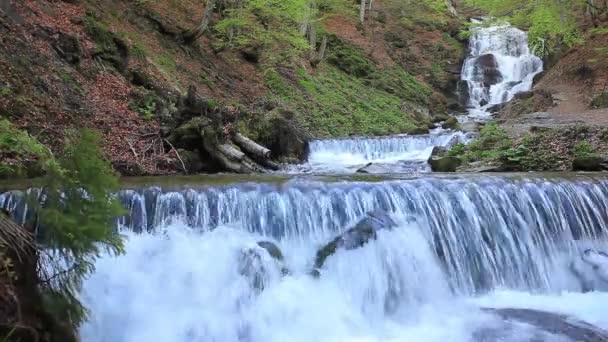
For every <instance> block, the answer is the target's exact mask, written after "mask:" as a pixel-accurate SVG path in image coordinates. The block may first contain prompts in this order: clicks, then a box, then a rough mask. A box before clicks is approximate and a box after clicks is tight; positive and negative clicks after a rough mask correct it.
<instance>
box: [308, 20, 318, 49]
mask: <svg viewBox="0 0 608 342" xmlns="http://www.w3.org/2000/svg"><path fill="white" fill-rule="evenodd" d="M308 42H309V43H310V46H311V47H312V49H313V51H314V49H316V48H317V25H316V24H315V23H313V24H311V25H310V28H309V29H308Z"/></svg>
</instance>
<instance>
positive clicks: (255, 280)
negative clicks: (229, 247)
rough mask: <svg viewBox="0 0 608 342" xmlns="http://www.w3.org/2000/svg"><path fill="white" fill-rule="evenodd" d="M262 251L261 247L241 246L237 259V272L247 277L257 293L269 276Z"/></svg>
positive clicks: (264, 285)
mask: <svg viewBox="0 0 608 342" xmlns="http://www.w3.org/2000/svg"><path fill="white" fill-rule="evenodd" d="M262 253H263V252H262V249H261V248H255V247H252V248H243V249H242V250H241V253H240V255H239V261H238V272H239V274H240V275H242V276H243V277H245V278H247V280H248V281H249V285H250V287H251V288H252V289H253V290H255V291H256V292H258V293H259V292H262V291H263V290H264V288H265V287H266V284H267V283H268V280H269V278H270V274H269V270H268V269H267V266H266V265H265V263H264V256H263V255H262Z"/></svg>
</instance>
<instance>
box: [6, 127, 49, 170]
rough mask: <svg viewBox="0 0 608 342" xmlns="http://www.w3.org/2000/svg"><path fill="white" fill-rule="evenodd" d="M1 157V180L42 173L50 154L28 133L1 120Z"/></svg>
mask: <svg viewBox="0 0 608 342" xmlns="http://www.w3.org/2000/svg"><path fill="white" fill-rule="evenodd" d="M0 157H1V158H0V160H1V161H0V178H5V177H26V176H35V175H37V174H38V173H40V170H41V168H42V164H43V163H44V161H45V160H46V159H48V158H49V157H50V152H49V151H48V149H47V148H46V147H45V146H44V145H42V144H41V143H40V142H38V140H36V138H34V137H32V136H31V135H29V134H28V133H27V132H24V131H21V130H19V129H17V128H15V127H14V126H13V125H12V124H11V123H10V122H9V121H8V120H6V119H0ZM28 161H29V163H27V164H26V162H28Z"/></svg>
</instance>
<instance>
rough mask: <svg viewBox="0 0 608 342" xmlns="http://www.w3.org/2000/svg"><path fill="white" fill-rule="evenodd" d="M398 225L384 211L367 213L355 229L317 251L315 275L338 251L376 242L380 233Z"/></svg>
mask: <svg viewBox="0 0 608 342" xmlns="http://www.w3.org/2000/svg"><path fill="white" fill-rule="evenodd" d="M396 225H397V224H396V223H395V221H393V219H392V218H391V217H390V216H389V214H388V213H386V212H384V211H374V212H370V213H367V214H366V216H365V217H364V218H363V219H361V220H360V221H359V222H358V223H357V224H356V225H355V226H354V227H353V228H350V229H349V230H347V231H346V232H344V233H343V234H341V235H339V236H338V237H336V238H335V239H334V240H333V241H331V242H330V243H328V244H327V245H325V246H324V247H323V248H321V249H319V250H318V251H317V255H316V258H315V265H314V268H315V270H313V275H318V270H319V269H320V268H322V267H323V264H324V263H325V260H327V258H329V257H330V256H332V255H334V254H335V253H336V251H337V250H338V249H344V250H352V249H357V248H360V247H362V246H364V245H365V244H366V243H368V242H369V241H370V240H375V239H376V237H377V232H378V231H380V230H384V229H392V228H394V227H395V226H396Z"/></svg>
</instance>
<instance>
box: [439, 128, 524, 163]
mask: <svg viewBox="0 0 608 342" xmlns="http://www.w3.org/2000/svg"><path fill="white" fill-rule="evenodd" d="M511 147H512V144H511V140H510V138H509V136H508V135H507V133H506V132H505V130H504V129H502V128H501V127H500V126H498V125H497V124H495V123H489V124H487V125H485V126H484V127H483V128H482V129H481V130H480V131H479V139H477V140H476V141H474V142H472V143H470V144H468V145H466V146H465V145H463V144H458V145H456V146H454V147H452V149H451V150H450V151H449V155H450V156H453V157H459V158H460V159H462V160H463V161H465V162H474V161H495V160H498V159H499V158H500V157H501V156H502V155H503V153H504V152H505V151H507V150H508V149H509V148H511Z"/></svg>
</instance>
